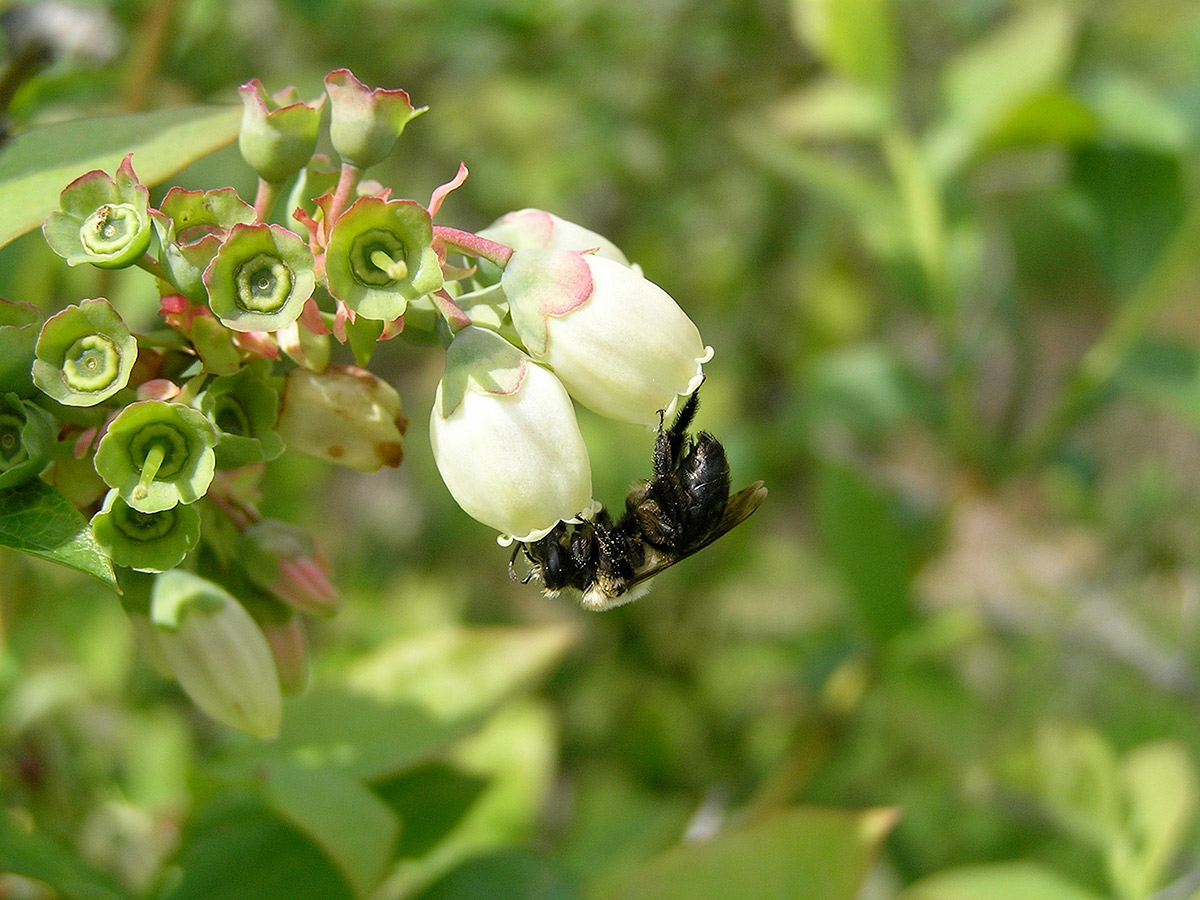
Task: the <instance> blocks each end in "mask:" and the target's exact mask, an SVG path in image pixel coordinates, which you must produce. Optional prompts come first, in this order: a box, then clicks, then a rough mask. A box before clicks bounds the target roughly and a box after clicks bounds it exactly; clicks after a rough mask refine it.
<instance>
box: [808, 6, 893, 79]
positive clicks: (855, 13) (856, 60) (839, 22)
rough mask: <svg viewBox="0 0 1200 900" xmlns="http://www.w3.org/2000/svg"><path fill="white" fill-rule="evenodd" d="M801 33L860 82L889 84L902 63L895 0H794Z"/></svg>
mask: <svg viewBox="0 0 1200 900" xmlns="http://www.w3.org/2000/svg"><path fill="white" fill-rule="evenodd" d="M792 12H793V18H794V21H795V24H796V32H797V35H798V37H799V38H800V39H801V40H802V41H804V42H805V43H807V44H808V45H809V46H810V47H811V48H812V49H813V50H815V51H816V52H817V54H818V55H820V56H821V57H822V58H823V59H824V60H825V62H826V63H827V64H828V65H830V66H831V67H833V68H834V69H836V70H837V71H839V72H840V73H842V74H843V75H846V76H848V77H849V78H852V79H854V80H856V81H861V82H864V83H866V84H873V85H878V86H884V87H887V86H890V85H892V83H893V82H894V81H895V79H896V71H897V68H898V62H899V52H898V49H897V41H896V32H895V24H894V22H893V19H892V10H891V2H890V0H792Z"/></svg>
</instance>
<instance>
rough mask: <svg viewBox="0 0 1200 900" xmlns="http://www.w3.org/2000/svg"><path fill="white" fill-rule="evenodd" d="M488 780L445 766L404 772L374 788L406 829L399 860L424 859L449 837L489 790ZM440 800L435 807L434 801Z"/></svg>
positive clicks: (438, 763)
mask: <svg viewBox="0 0 1200 900" xmlns="http://www.w3.org/2000/svg"><path fill="white" fill-rule="evenodd" d="M487 783H488V782H487V779H485V778H480V777H478V776H476V775H471V774H468V773H466V772H463V771H462V770H460V769H458V768H455V767H454V766H451V765H448V764H446V763H442V762H433V763H429V764H428V765H425V766H422V767H421V768H419V769H415V770H413V771H411V772H403V773H401V774H399V775H396V776H395V777H393V778H390V779H388V780H386V781H383V782H379V783H377V784H375V785H374V790H375V793H376V794H378V795H379V797H380V798H381V799H382V800H383V802H384V803H386V804H387V805H388V806H390V807H391V808H392V809H393V810H395V812H396V814H397V815H398V816H399V817H400V821H401V823H403V825H404V828H403V830H402V832H401V835H400V846H399V847H398V848H397V850H396V855H397V856H403V857H410V858H415V857H420V856H424V855H425V854H426V853H428V852H429V851H430V850H432V849H433V848H434V846H435V845H436V844H437V843H438V842H439V841H441V840H442V838H444V837H445V836H446V835H447V834H449V833H450V832H451V831H452V830H453V828H454V827H455V825H457V824H458V823H459V822H460V821H461V820H462V817H463V816H464V815H465V814H466V813H467V811H468V810H470V809H471V807H472V806H473V805H474V803H475V801H476V800H477V799H479V796H480V795H481V794H482V793H483V791H484V788H486V787H487ZM434 797H436V798H437V802H436V803H431V802H430V798H434Z"/></svg>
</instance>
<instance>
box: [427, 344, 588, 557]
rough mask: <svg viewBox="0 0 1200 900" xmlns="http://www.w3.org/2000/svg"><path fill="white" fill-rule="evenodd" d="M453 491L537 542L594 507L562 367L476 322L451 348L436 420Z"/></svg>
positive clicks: (441, 462)
mask: <svg viewBox="0 0 1200 900" xmlns="http://www.w3.org/2000/svg"><path fill="white" fill-rule="evenodd" d="M429 437H430V440H431V442H432V444H433V456H434V459H435V461H436V462H437V467H438V471H439V472H440V473H441V475H442V480H443V481H444V482H445V484H446V488H447V489H448V490H449V491H450V495H451V496H452V497H454V499H455V501H456V502H457V503H458V505H459V506H461V507H462V508H463V510H464V511H465V512H466V513H467V514H468V515H470V516H471V517H472V518H474V519H476V520H477V521H479V522H482V523H483V524H485V525H490V526H491V527H492V528H495V529H496V530H498V531H499V532H500V533H501V535H502V539H504V540H507V539H513V540H518V541H531V540H536V539H537V538H539V537H542V536H543V535H545V534H546V533H548V532H549V531H550V529H552V528H553V527H554V526H555V525H556V524H558V523H559V522H560V521H562V520H564V519H571V518H574V517H576V516H578V515H579V514H580V513H582V512H584V511H585V510H587V509H588V508H589V507H590V506H591V505H592V472H591V464H590V461H589V459H588V452H587V447H586V446H585V445H584V443H583V436H582V435H581V434H580V432H579V425H578V424H577V423H576V421H575V410H574V408H573V407H572V405H571V398H570V397H569V396H567V392H566V390H565V389H564V388H563V386H562V384H561V383H560V382H559V380H558V379H557V378H555V377H554V374H553V373H552V372H550V371H548V370H547V369H545V368H543V367H542V366H540V365H538V364H537V363H535V362H534V361H533V360H532V359H530V358H529V357H528V356H526V355H525V354H524V353H522V352H521V351H520V350H518V349H517V348H516V347H514V346H513V345H512V344H510V343H509V342H508V341H506V340H504V338H502V337H500V335H498V334H496V333H494V332H492V331H488V330H486V329H483V328H479V327H477V326H473V325H472V326H467V327H465V328H463V329H462V330H461V331H459V332H458V334H456V335H455V337H454V340H453V341H452V342H451V344H450V347H449V349H448V350H447V351H446V371H445V374H444V375H443V376H442V380H441V381H440V382H439V383H438V387H437V393H436V395H435V397H434V401H433V411H432V413H431V415H430V421H429Z"/></svg>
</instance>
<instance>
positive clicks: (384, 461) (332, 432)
mask: <svg viewBox="0 0 1200 900" xmlns="http://www.w3.org/2000/svg"><path fill="white" fill-rule="evenodd" d="M276 427H277V428H278V431H279V436H280V437H281V438H283V442H284V443H285V444H286V445H287V446H288V447H289V448H290V449H292V450H298V451H299V452H301V453H307V454H309V455H310V456H316V457H319V458H321V459H324V460H327V461H329V462H331V463H336V464H337V465H339V466H346V467H347V468H350V469H357V470H359V471H360V472H375V471H377V470H378V469H379V468H380V467H382V466H391V467H392V468H395V467H396V466H398V465H400V461H401V460H402V459H403V458H404V431H405V429H406V428H407V427H408V420H407V419H405V418H404V416H402V415H401V414H400V395H399V394H398V393H396V389H395V388H393V387H392V386H391V385H390V384H388V383H387V382H385V381H383V380H382V379H380V378H379V377H378V376H376V375H374V374H372V373H371V372H368V371H366V370H365V369H358V368H354V367H352V366H330V367H329V368H328V369H326V370H325V371H324V372H310V371H308V370H307V369H293V370H292V371H291V372H289V373H288V377H287V385H286V387H285V388H284V391H283V409H281V410H280V412H279V424H278V426H276Z"/></svg>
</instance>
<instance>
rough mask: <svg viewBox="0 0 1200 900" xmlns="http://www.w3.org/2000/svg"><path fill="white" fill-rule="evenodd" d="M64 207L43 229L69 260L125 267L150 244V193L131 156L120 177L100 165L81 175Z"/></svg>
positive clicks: (67, 194) (61, 202)
mask: <svg viewBox="0 0 1200 900" xmlns="http://www.w3.org/2000/svg"><path fill="white" fill-rule="evenodd" d="M59 206H60V209H59V210H58V211H57V212H53V213H51V214H50V216H49V218H47V219H46V222H45V224H44V225H43V226H42V232H43V234H44V235H45V236H46V243H48V244H49V245H50V248H51V249H52V250H53V251H54V252H55V253H57V254H58V255H59V256H61V257H63V258H64V259H66V261H67V264H68V265H72V266H77V265H79V264H80V263H91V264H92V265H94V266H98V267H99V268H102V269H120V268H124V267H126V266H131V265H133V264H134V263H136V262H137V261H138V260H140V259H141V258H142V256H143V254H145V252H146V250H147V249H148V248H149V246H150V240H151V238H152V236H153V234H154V228H153V227H152V225H151V221H150V192H149V191H148V190H147V188H146V186H145V185H143V184H141V183H140V182H139V181H138V180H137V175H135V174H134V171H133V165H132V162H131V157H129V156H127V157H125V160H124V162H122V163H121V166H120V168H118V169H117V173H116V177H115V178H110V177H109V176H108V175H107V174H105V173H104V172H102V171H100V170H99V169H97V170H95V171H92V172H88V173H87V174H86V175H82V176H80V177H79V178H77V179H75V180H74V181H73V182H71V183H70V184H69V185H67V187H66V188H65V189H64V190H63V192H62V194H61V196H60V197H59Z"/></svg>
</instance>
